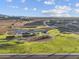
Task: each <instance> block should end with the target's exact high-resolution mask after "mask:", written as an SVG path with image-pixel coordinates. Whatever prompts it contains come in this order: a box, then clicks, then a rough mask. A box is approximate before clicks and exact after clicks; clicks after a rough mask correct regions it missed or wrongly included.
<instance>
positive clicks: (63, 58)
mask: <svg viewBox="0 0 79 59" xmlns="http://www.w3.org/2000/svg"><path fill="white" fill-rule="evenodd" d="M0 59H79V54H77V53H75V54H48V55H45V54H44V55H41V54H39V55H35V54H33V55H26V54H22V55H19V54H18V55H17V54H8V55H5V54H0Z"/></svg>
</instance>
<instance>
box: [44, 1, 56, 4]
mask: <svg viewBox="0 0 79 59" xmlns="http://www.w3.org/2000/svg"><path fill="white" fill-rule="evenodd" d="M44 4H46V5H52V4H55V2H54V0H45V1H44Z"/></svg>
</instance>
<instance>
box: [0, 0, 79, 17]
mask: <svg viewBox="0 0 79 59" xmlns="http://www.w3.org/2000/svg"><path fill="white" fill-rule="evenodd" d="M0 14H5V15H10V16H30V17H31V16H34V17H79V0H0Z"/></svg>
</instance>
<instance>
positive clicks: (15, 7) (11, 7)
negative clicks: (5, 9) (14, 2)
mask: <svg viewBox="0 0 79 59" xmlns="http://www.w3.org/2000/svg"><path fill="white" fill-rule="evenodd" d="M9 7H10V8H19V7H18V6H9Z"/></svg>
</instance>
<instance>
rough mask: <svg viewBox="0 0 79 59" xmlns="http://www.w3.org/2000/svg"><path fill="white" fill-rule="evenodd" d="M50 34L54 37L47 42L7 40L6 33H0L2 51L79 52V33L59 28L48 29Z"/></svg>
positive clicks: (0, 49) (4, 52) (0, 48)
mask: <svg viewBox="0 0 79 59" xmlns="http://www.w3.org/2000/svg"><path fill="white" fill-rule="evenodd" d="M48 34H49V35H50V36H52V39H51V40H48V41H47V42H21V41H17V40H12V41H5V40H4V38H5V35H0V53H1V54H7V53H16V54H18V53H20V54H22V53H23V54H25V53H31V54H33V53H79V35H78V34H72V33H71V34H63V33H60V32H59V31H58V30H57V29H53V30H50V31H48ZM17 42H19V43H17Z"/></svg>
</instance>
